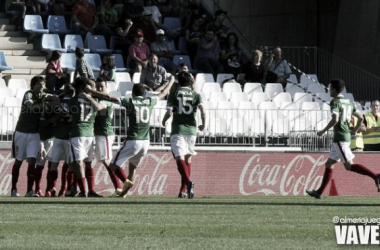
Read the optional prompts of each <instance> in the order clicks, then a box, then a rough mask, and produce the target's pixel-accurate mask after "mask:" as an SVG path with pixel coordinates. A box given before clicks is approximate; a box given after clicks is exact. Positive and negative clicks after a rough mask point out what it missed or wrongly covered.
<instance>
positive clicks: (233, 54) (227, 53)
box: [220, 33, 241, 78]
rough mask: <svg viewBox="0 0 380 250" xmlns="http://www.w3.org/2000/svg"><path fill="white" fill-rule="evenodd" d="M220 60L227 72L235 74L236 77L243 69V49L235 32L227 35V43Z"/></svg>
mask: <svg viewBox="0 0 380 250" xmlns="http://www.w3.org/2000/svg"><path fill="white" fill-rule="evenodd" d="M220 60H221V62H222V64H223V66H224V69H225V70H226V72H228V73H232V74H234V76H235V78H236V77H237V75H238V74H239V73H240V70H241V49H240V47H239V39H238V37H237V35H236V34H235V33H229V34H228V35H227V44H226V45H224V46H223V47H222V49H221V51H220Z"/></svg>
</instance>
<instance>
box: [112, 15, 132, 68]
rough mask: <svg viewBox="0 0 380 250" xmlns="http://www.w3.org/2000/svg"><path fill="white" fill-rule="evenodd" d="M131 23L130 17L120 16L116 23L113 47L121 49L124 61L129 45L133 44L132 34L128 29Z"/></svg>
mask: <svg viewBox="0 0 380 250" xmlns="http://www.w3.org/2000/svg"><path fill="white" fill-rule="evenodd" d="M132 25H133V22H132V21H131V19H128V18H121V19H120V20H119V22H118V23H117V24H116V30H115V31H116V32H115V44H114V46H115V49H116V50H121V51H122V55H123V59H124V62H126V61H127V58H128V54H129V47H130V46H131V45H132V44H133V35H130V32H129V31H130V29H131V27H132Z"/></svg>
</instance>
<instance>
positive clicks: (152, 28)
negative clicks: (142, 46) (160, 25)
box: [135, 10, 157, 44]
mask: <svg viewBox="0 0 380 250" xmlns="http://www.w3.org/2000/svg"><path fill="white" fill-rule="evenodd" d="M135 28H136V29H140V30H142V31H143V32H144V40H145V42H146V43H148V44H150V43H153V42H154V41H155V38H156V31H157V26H156V23H155V22H154V20H153V15H152V12H150V11H149V10H144V12H143V14H142V17H141V18H140V19H139V20H138V21H137V22H136V23H135Z"/></svg>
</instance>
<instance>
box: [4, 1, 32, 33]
mask: <svg viewBox="0 0 380 250" xmlns="http://www.w3.org/2000/svg"><path fill="white" fill-rule="evenodd" d="M9 3H10V4H9V6H8V9H9V10H11V11H16V12H17V13H16V14H15V15H14V16H12V18H11V23H12V24H14V25H15V26H16V30H22V27H23V25H24V18H25V15H26V14H35V13H36V8H35V7H34V6H33V5H31V4H27V1H26V0H12V1H10V2H9Z"/></svg>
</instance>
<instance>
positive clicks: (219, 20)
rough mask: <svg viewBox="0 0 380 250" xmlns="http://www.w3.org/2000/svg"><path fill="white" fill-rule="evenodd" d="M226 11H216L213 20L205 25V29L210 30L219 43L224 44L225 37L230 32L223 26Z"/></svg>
mask: <svg viewBox="0 0 380 250" xmlns="http://www.w3.org/2000/svg"><path fill="white" fill-rule="evenodd" d="M226 15H227V11H223V10H217V11H215V20H214V22H211V23H209V24H208V25H207V27H206V29H207V30H210V29H212V30H213V31H214V32H215V34H216V36H217V37H218V40H219V42H220V43H225V42H226V40H227V35H228V33H229V32H230V28H228V27H227V26H225V25H224V24H223V22H224V20H225V19H226Z"/></svg>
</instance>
